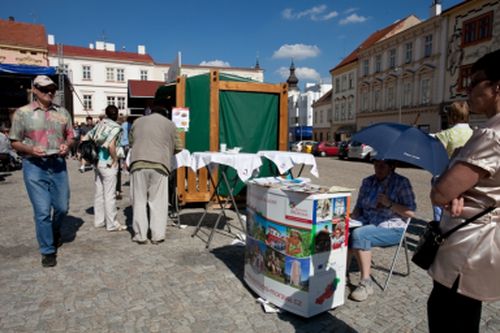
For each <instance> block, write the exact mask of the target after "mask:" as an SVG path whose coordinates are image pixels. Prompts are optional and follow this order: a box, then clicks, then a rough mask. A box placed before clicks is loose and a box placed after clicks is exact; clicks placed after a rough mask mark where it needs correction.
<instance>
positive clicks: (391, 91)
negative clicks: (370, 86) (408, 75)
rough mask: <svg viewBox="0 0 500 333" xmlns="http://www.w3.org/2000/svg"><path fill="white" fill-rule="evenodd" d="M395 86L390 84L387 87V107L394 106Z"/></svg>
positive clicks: (391, 107)
mask: <svg viewBox="0 0 500 333" xmlns="http://www.w3.org/2000/svg"><path fill="white" fill-rule="evenodd" d="M394 89H395V86H390V87H388V88H387V108H388V109H394V108H395V107H396V106H395V104H396V103H395V100H396V94H395V91H394Z"/></svg>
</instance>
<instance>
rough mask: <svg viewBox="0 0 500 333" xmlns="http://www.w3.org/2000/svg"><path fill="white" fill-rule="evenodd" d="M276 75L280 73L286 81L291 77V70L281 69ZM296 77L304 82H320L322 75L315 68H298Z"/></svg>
mask: <svg viewBox="0 0 500 333" xmlns="http://www.w3.org/2000/svg"><path fill="white" fill-rule="evenodd" d="M276 73H278V74H279V75H280V76H281V77H282V78H283V80H286V79H288V76H290V68H287V67H280V68H278V69H277V70H276ZM295 75H296V76H297V78H298V79H299V80H302V81H314V82H319V81H320V80H321V75H319V73H318V72H317V71H316V70H315V69H314V68H309V67H296V68H295Z"/></svg>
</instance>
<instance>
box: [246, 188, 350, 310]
mask: <svg viewBox="0 0 500 333" xmlns="http://www.w3.org/2000/svg"><path fill="white" fill-rule="evenodd" d="M263 184H264V182H259V179H256V180H252V181H249V182H248V192H247V209H248V211H247V242H246V251H245V274H244V280H245V282H246V283H247V284H248V286H249V287H250V288H251V289H252V290H254V291H255V292H256V293H257V294H258V295H259V296H260V297H262V298H264V299H266V300H267V301H270V302H271V303H273V304H275V305H276V306H278V307H280V308H282V309H284V310H287V311H290V312H293V313H295V314H298V315H300V316H303V317H311V316H314V315H316V314H318V313H321V312H324V311H328V310H330V309H332V308H334V307H337V306H339V305H342V304H343V303H344V289H345V277H346V258H347V239H348V232H349V225H348V223H349V211H350V210H349V208H350V193H349V192H339V193H325V192H326V191H324V190H321V189H320V188H319V187H318V186H316V187H315V186H314V185H312V186H307V187H304V186H294V185H293V182H290V183H289V184H288V185H282V186H281V185H279V184H273V185H272V186H269V185H263ZM322 192H323V193H322Z"/></svg>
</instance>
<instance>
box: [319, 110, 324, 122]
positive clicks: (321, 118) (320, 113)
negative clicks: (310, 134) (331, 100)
mask: <svg viewBox="0 0 500 333" xmlns="http://www.w3.org/2000/svg"><path fill="white" fill-rule="evenodd" d="M319 123H320V124H323V110H321V111H320V112H319Z"/></svg>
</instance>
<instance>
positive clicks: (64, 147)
mask: <svg viewBox="0 0 500 333" xmlns="http://www.w3.org/2000/svg"><path fill="white" fill-rule="evenodd" d="M68 151H69V146H68V145H67V144H65V143H62V144H61V145H60V146H59V155H61V156H66V154H68Z"/></svg>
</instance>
